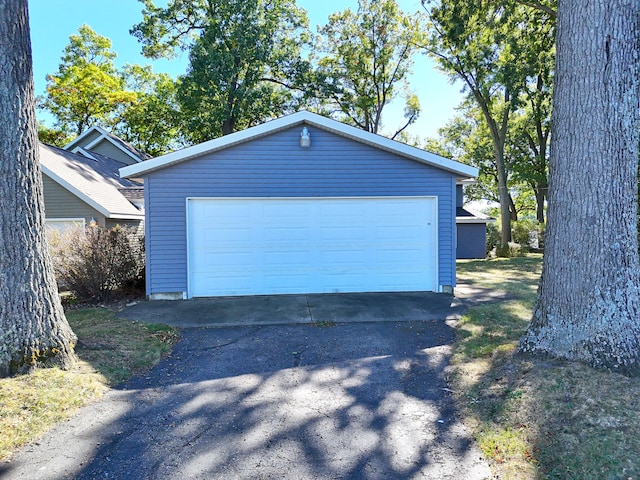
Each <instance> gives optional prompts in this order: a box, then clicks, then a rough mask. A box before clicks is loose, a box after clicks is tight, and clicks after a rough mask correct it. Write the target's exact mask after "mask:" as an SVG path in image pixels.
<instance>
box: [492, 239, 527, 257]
mask: <svg viewBox="0 0 640 480" xmlns="http://www.w3.org/2000/svg"><path fill="white" fill-rule="evenodd" d="M528 251H529V249H528V248H527V247H526V246H523V245H520V244H519V243H515V242H507V243H498V244H497V245H496V257H499V258H513V257H524V256H525V255H526V254H527V252H528Z"/></svg>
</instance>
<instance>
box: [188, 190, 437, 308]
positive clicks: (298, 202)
mask: <svg viewBox="0 0 640 480" xmlns="http://www.w3.org/2000/svg"><path fill="white" fill-rule="evenodd" d="M188 209H189V220H188V229H189V230H188V235H189V246H188V248H189V296H190V297H191V296H216V295H249V294H269V293H322V292H359V291H402V290H410V291H411V290H412V291H415V290H436V289H437V280H436V279H437V264H436V258H437V249H436V235H437V229H436V222H435V218H436V214H437V203H436V201H435V199H434V198H429V197H420V198H408V199H407V198H379V197H378V198H329V199H322V198H321V199H273V198H268V199H267V198H260V199H191V200H189V201H188Z"/></svg>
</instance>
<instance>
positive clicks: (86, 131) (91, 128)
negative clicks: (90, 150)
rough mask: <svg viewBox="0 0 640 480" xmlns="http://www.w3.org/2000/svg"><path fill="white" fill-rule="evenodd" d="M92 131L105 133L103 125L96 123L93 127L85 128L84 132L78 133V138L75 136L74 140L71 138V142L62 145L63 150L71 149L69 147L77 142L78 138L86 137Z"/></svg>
mask: <svg viewBox="0 0 640 480" xmlns="http://www.w3.org/2000/svg"><path fill="white" fill-rule="evenodd" d="M91 132H98V133H99V134H100V135H104V134H105V130H104V129H103V128H101V127H99V126H98V125H94V126H92V127H89V129H88V130H85V131H84V132H82V133H81V134H80V135H78V136H77V137H76V138H74V139H73V140H71V141H70V142H69V143H67V144H66V145H65V146H64V147H62V149H63V150H69V147H70V146H71V145H73V144H74V143H77V142H78V140H82V139H83V138H84V137H86V136H87V135H89V134H90V133H91Z"/></svg>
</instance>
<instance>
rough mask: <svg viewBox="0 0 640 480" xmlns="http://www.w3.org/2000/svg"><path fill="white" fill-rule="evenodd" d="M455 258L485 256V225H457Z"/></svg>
mask: <svg viewBox="0 0 640 480" xmlns="http://www.w3.org/2000/svg"><path fill="white" fill-rule="evenodd" d="M457 228H458V248H457V250H456V257H457V258H484V257H486V256H487V225H486V224H484V223H459V224H458V225H457Z"/></svg>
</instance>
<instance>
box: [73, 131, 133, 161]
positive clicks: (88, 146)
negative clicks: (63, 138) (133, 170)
mask: <svg viewBox="0 0 640 480" xmlns="http://www.w3.org/2000/svg"><path fill="white" fill-rule="evenodd" d="M93 131H96V132H98V133H99V134H100V135H99V136H97V137H96V138H95V139H94V140H92V141H91V142H89V143H87V144H86V145H85V146H84V147H76V148H84V149H88V150H90V149H91V148H93V147H95V146H96V145H98V144H99V143H100V142H102V141H103V140H106V141H107V142H109V143H110V144H111V145H113V146H114V147H116V148H117V149H118V150H120V151H122V152H123V153H125V154H126V155H127V156H128V157H130V158H132V159H133V161H135V162H136V163H140V162H141V161H142V160H141V159H140V157H138V156H137V155H135V154H134V153H133V152H130V151H129V150H127V149H126V148H124V147H123V146H122V145H120V144H119V143H117V142H114V141H113V139H112V138H111V137H110V136H109V132H107V131H106V130H105V129H103V128H102V127H99V126H97V125H94V126H93V127H91V128H90V129H89V130H87V131H85V132H84V133H82V134H81V135H80V136H79V137H77V138H76V139H75V140H73V141H71V142H69V143H68V144H67V145H65V146H64V147H62V148H63V149H64V150H68V147H69V146H71V145H73V144H74V143H77V142H78V140H81V139H82V138H84V137H86V136H87V135H88V134H89V133H90V132H93ZM76 148H74V149H73V150H72V152H74V153H75V151H76ZM94 160H95V158H94Z"/></svg>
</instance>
